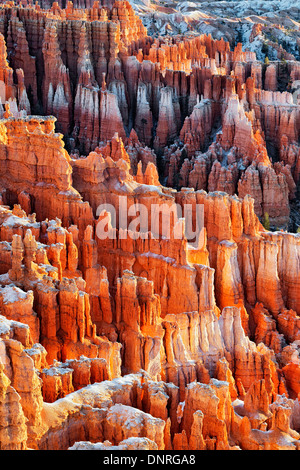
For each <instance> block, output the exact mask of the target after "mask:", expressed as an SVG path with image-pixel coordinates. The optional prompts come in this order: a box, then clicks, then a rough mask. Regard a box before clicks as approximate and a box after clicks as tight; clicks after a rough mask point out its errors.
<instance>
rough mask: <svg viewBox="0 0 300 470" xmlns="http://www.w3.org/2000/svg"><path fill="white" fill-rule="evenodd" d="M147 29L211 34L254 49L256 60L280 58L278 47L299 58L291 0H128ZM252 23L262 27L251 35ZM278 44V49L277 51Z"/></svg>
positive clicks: (297, 11)
mask: <svg viewBox="0 0 300 470" xmlns="http://www.w3.org/2000/svg"><path fill="white" fill-rule="evenodd" d="M130 3H131V5H132V6H133V8H134V10H135V11H136V12H137V13H138V14H139V16H140V17H141V18H142V20H143V23H144V25H145V26H146V27H147V29H148V33H149V34H151V35H154V36H163V35H167V34H171V35H172V34H185V35H186V34H188V33H190V34H193V33H197V34H199V33H200V34H201V33H203V34H211V35H212V37H213V38H214V39H221V38H222V37H223V38H224V39H226V40H227V41H229V42H230V43H231V44H236V43H237V42H242V43H243V46H244V49H245V48H248V49H249V50H250V51H255V52H256V53H257V58H258V59H259V60H264V59H265V57H268V58H269V59H270V60H277V59H280V58H281V56H280V55H281V54H282V51H281V48H282V49H283V50H284V51H286V52H287V53H288V54H291V55H292V56H294V58H295V59H296V60H299V58H300V52H299V47H300V46H299V44H300V7H299V4H298V3H297V2H294V1H292V0H264V1H262V0H256V1H248V0H244V1H198V2H195V1H194V2H191V1H184V2H182V1H176V0H175V1H172V2H171V1H164V0H163V1H158V0H154V1H151V0H130ZM255 23H258V24H261V25H262V26H263V27H264V30H263V31H262V32H261V33H260V34H258V35H257V36H256V37H255V38H253V37H251V32H252V28H253V26H254V24H255ZM278 48H279V49H280V51H279V52H278Z"/></svg>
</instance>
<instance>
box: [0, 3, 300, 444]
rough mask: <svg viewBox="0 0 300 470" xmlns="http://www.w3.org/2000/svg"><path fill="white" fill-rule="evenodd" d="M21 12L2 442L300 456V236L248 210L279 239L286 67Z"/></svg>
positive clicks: (2, 358)
mask: <svg viewBox="0 0 300 470" xmlns="http://www.w3.org/2000/svg"><path fill="white" fill-rule="evenodd" d="M22 5H23V6H22V7H19V6H13V4H6V5H2V8H1V9H0V20H1V21H0V29H1V32H2V33H3V34H2V35H1V36H0V46H1V47H0V81H1V83H2V84H1V93H2V95H1V100H2V105H1V107H2V109H1V110H0V111H1V112H0V114H1V116H2V117H3V118H2V119H1V122H0V159H1V165H0V310H1V316H0V416H1V417H2V419H0V448H1V449H28V448H32V449H41V450H45V449H49V450H50V449H53V450H58V449H61V450H62V449H69V448H70V449H101V450H111V451H113V450H124V449H127V450H128V449H139V450H142V449H143V450H149V449H150V450H176V451H177V450H198V449H207V450H221V449H222V450H223V449H228V450H229V449H245V450H250V449H298V448H299V443H298V441H299V434H298V430H299V429H300V426H299V424H298V423H299V419H298V418H299V417H298V414H299V400H298V394H299V384H298V382H299V380H298V379H299V363H300V359H299V345H298V341H299V338H300V336H299V325H300V323H299V315H300V296H299V292H300V289H299V287H300V286H299V282H300V281H299V262H300V261H299V260H300V254H299V246H300V245H299V236H298V235H297V234H293V233H288V232H286V231H276V232H271V231H269V227H268V226H267V224H265V225H266V229H264V228H263V227H262V225H261V223H260V222H259V219H258V217H257V216H259V217H260V218H261V219H262V218H263V217H264V216H265V215H266V213H267V214H268V216H269V222H270V224H271V226H274V227H279V226H284V227H285V228H286V227H287V224H288V221H289V216H290V206H291V207H292V208H293V206H294V204H295V200H296V199H297V183H298V180H299V174H300V163H299V162H300V159H299V158H298V157H299V145H298V140H299V122H300V121H299V119H300V117H299V116H300V115H299V106H298V102H297V100H296V99H295V97H294V95H292V93H289V92H288V91H278V89H280V90H281V89H283V83H285V82H284V81H282V78H283V77H282V68H283V65H282V64H281V66H279V64H277V63H276V62H275V61H274V63H273V62H272V63H271V64H269V65H268V66H265V67H264V66H263V65H262V64H261V62H259V61H257V60H256V57H255V53H252V52H249V51H246V52H243V48H242V44H240V43H239V44H237V46H236V47H235V48H234V50H233V51H232V50H230V46H229V43H228V42H226V41H224V40H223V39H222V40H213V39H212V37H211V36H206V35H199V36H193V37H184V38H183V39H182V37H180V36H178V37H177V36H173V37H158V38H154V37H150V36H147V31H146V29H145V28H144V26H143V25H142V21H141V19H140V18H139V17H138V16H137V15H135V13H134V11H133V9H132V7H131V6H130V4H129V3H128V2H121V1H120V2H119V1H117V2H114V3H113V2H104V3H102V4H101V6H100V4H99V3H98V2H95V3H94V4H93V5H91V4H90V2H89V1H88V0H85V1H84V2H78V1H77V0H76V1H75V2H74V4H73V3H71V2H68V4H67V6H66V7H64V5H63V2H62V1H61V0H60V1H59V2H48V1H46V0H43V1H42V0H41V2H40V5H38V4H36V5H34V6H33V5H31V4H30V5H28V4H27V3H25V2H23V3H22ZM260 30H261V28H260V27H258V26H255V27H254V29H253V31H252V35H251V40H252V39H254V37H255V35H256V34H257V33H259V32H260ZM4 38H7V39H6V41H5V39H4ZM6 48H7V50H6ZM294 62H295V63H296V64H297V62H296V61H291V63H290V64H288V65H287V66H286V72H285V73H286V76H285V77H284V80H286V81H287V80H288V79H289V77H290V78H291V79H292V83H293V85H292V83H291V88H290V90H291V91H292V90H294V88H292V86H293V87H294V86H296V85H295V82H296V81H297V80H298V79H299V73H298V72H299V70H298V67H297V66H296V64H295V63H294ZM295 89H297V88H295ZM31 112H37V113H40V112H41V113H42V112H43V113H44V114H46V115H48V114H53V116H44V117H43V116H31ZM26 114H27V116H26ZM56 120H57V130H58V131H60V132H62V133H63V135H62V134H59V133H57V132H56V131H55V125H54V123H55V121H56ZM63 138H64V139H65V142H66V148H65V147H64V141H63ZM146 146H147V147H146ZM66 149H68V150H70V152H68V151H67V150H66ZM156 152H157V155H156ZM81 154H84V155H81ZM166 185H167V186H168V187H167V186H166ZM206 191H208V192H206ZM112 209H114V210H115V214H113V213H110V212H109V210H112ZM199 211H200V212H199ZM293 214H294V212H293ZM114 216H115V217H114ZM198 216H199V219H198V218H197V217H198ZM192 219H193V220H192ZM166 220H167V222H168V223H166V224H165V221H166ZM265 220H266V219H265ZM196 222H198V232H195V231H193V229H195V225H196ZM106 235H108V236H106Z"/></svg>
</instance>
